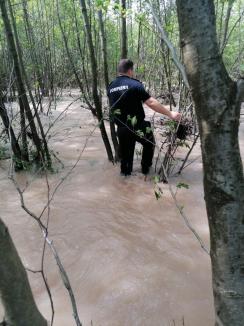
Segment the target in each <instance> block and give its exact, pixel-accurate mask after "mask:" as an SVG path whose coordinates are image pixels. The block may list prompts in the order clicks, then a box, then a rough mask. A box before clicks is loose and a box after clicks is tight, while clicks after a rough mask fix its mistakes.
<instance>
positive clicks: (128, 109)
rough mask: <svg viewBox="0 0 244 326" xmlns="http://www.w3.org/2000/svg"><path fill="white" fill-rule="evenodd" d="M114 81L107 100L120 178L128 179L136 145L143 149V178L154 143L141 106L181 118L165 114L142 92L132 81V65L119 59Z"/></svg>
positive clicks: (150, 161) (178, 115)
mask: <svg viewBox="0 0 244 326" xmlns="http://www.w3.org/2000/svg"><path fill="white" fill-rule="evenodd" d="M118 72H119V75H118V77H117V78H116V79H115V80H114V81H113V82H112V83H111V84H110V85H109V88H108V93H107V94H108V98H109V104H110V107H111V114H112V116H113V118H114V122H115V123H116V125H117V126H118V129H117V134H118V138H119V145H120V155H121V174H122V175H124V176H127V175H131V172H132V169H133V156H134V150H135V144H136V142H139V143H141V144H142V146H143V152H142V160H141V167H142V173H143V174H145V175H147V174H148V172H149V169H150V167H151V165H152V159H153V154H154V148H155V139H154V136H153V132H152V129H151V124H150V122H149V121H145V120H144V119H145V113H144V109H143V106H142V103H145V104H146V105H147V106H148V107H149V108H150V109H152V110H153V111H155V112H158V113H162V114H164V115H167V116H168V117H169V118H170V119H173V120H176V121H179V120H180V119H181V114H180V113H178V112H173V111H169V110H168V109H167V108H166V107H164V106H163V105H162V104H160V103H159V102H158V101H157V100H156V99H155V98H153V97H151V96H150V95H149V94H148V93H147V92H146V91H145V89H144V87H143V85H142V83H141V82H140V81H139V80H137V79H134V78H133V62H132V61H131V60H129V59H122V60H121V61H120V63H119V66H118Z"/></svg>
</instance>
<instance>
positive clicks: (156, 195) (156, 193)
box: [154, 189, 162, 200]
mask: <svg viewBox="0 0 244 326" xmlns="http://www.w3.org/2000/svg"><path fill="white" fill-rule="evenodd" d="M154 194H155V197H156V199H157V200H159V199H160V198H161V197H162V193H161V191H160V190H159V189H155V190H154Z"/></svg>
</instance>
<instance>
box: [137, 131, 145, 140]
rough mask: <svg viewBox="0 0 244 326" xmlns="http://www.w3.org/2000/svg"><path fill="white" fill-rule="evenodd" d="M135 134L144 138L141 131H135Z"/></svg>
mask: <svg viewBox="0 0 244 326" xmlns="http://www.w3.org/2000/svg"><path fill="white" fill-rule="evenodd" d="M136 134H137V135H138V136H139V137H140V138H143V137H144V133H143V132H142V131H141V130H137V131H136Z"/></svg>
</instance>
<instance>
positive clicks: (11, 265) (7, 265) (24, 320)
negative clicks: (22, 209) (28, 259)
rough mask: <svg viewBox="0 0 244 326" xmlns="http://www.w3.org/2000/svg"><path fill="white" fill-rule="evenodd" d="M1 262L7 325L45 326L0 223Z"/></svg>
mask: <svg viewBox="0 0 244 326" xmlns="http://www.w3.org/2000/svg"><path fill="white" fill-rule="evenodd" d="M0 261H1V264H0V275H1V277H0V294H1V299H2V302H3V306H4V309H5V314H6V315H5V322H6V325H11V326H33V325H35V326H47V321H46V320H45V319H44V318H43V316H42V315H41V314H40V312H39V310H38V308H37V306H36V304H35V301H34V298H33V294H32V292H31V288H30V284H29V281H28V278H27V274H26V271H25V269H24V266H23V265H22V262H21V260H20V258H19V255H18V253H17V251H16V248H15V246H14V244H13V241H12V239H11V237H10V235H9V232H8V229H7V227H6V226H5V224H4V223H3V221H2V220H1V219H0Z"/></svg>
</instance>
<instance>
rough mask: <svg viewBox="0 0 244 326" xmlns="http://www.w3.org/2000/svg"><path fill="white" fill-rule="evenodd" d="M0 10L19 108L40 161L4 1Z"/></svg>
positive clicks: (36, 138) (36, 137)
mask: <svg viewBox="0 0 244 326" xmlns="http://www.w3.org/2000/svg"><path fill="white" fill-rule="evenodd" d="M0 8H1V13H2V19H3V23H4V27H5V31H6V36H7V42H8V46H9V52H10V53H11V55H12V57H13V61H14V70H15V74H16V80H17V88H18V94H19V102H20V108H21V109H24V110H25V113H26V116H27V119H28V122H29V125H30V129H31V133H32V137H33V142H34V144H35V146H36V150H37V159H38V160H41V161H42V160H43V155H42V146H41V141H40V138H39V136H38V134H37V130H36V126H35V123H34V118H33V115H32V112H31V109H30V106H29V102H28V98H27V95H26V90H25V86H24V82H23V77H22V74H21V68H20V65H19V59H18V54H17V50H16V46H15V42H14V37H13V33H12V28H11V24H10V21H9V17H8V13H7V9H6V3H5V0H0Z"/></svg>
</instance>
